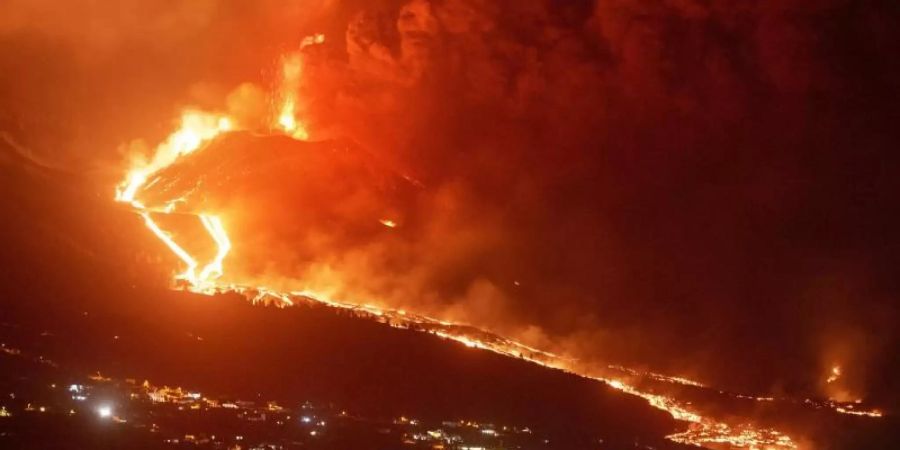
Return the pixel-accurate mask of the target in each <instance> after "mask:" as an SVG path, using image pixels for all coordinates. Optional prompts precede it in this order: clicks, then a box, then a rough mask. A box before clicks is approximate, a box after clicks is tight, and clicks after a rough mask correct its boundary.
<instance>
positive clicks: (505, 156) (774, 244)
mask: <svg viewBox="0 0 900 450" xmlns="http://www.w3.org/2000/svg"><path fill="white" fill-rule="evenodd" d="M51 3H53V2H32V1H29V2H18V3H16V4H14V5H13V8H12V11H13V13H12V14H11V15H8V16H7V17H6V18H4V19H3V22H0V30H2V31H3V35H2V39H3V45H4V47H8V48H10V49H11V50H12V53H10V52H4V53H3V56H2V57H0V68H2V69H3V70H2V72H0V73H2V74H3V75H0V77H2V78H0V80H2V82H0V88H4V89H5V90H4V91H3V92H2V98H3V100H4V102H3V104H4V105H10V106H7V107H5V108H3V109H2V110H0V112H2V114H0V120H3V121H4V124H5V123H6V122H8V123H10V124H11V125H4V127H6V128H11V129H15V130H17V131H16V132H18V133H20V134H22V135H24V136H27V137H29V138H31V140H32V142H31V145H32V146H33V147H35V148H38V149H50V148H53V149H54V150H53V151H59V152H64V153H65V155H59V158H58V160H59V161H66V162H67V164H75V163H76V162H77V161H79V160H83V161H91V162H92V163H93V162H96V161H103V162H104V163H107V164H111V162H112V161H116V160H117V159H116V158H117V157H116V156H115V155H114V154H113V153H112V152H109V151H108V150H107V149H113V148H116V147H117V145H118V144H119V143H121V142H126V141H128V140H130V139H131V138H133V137H136V136H142V137H145V138H146V139H147V140H148V141H150V142H153V141H154V140H158V139H159V138H160V137H161V136H163V135H164V134H165V133H166V132H167V131H168V128H167V127H168V125H169V124H170V122H169V119H170V118H171V117H172V116H174V114H175V112H176V111H177V108H179V107H181V106H183V105H184V104H188V103H192V104H199V105H209V106H212V107H217V108H228V107H231V109H232V110H241V108H244V107H247V104H256V106H255V107H254V108H257V109H260V108H261V109H265V108H266V107H268V105H262V106H260V105H258V103H259V102H260V101H259V100H258V98H259V96H258V95H257V93H258V92H265V91H266V89H267V87H268V86H270V85H271V84H272V83H274V81H273V80H274V79H275V78H277V73H276V72H277V70H276V69H275V67H276V62H277V58H278V55H279V54H281V53H283V52H284V51H286V50H293V49H295V48H296V43H297V42H299V40H300V38H302V37H303V36H304V35H306V34H309V33H313V32H324V33H325V34H326V36H327V40H326V43H325V44H324V45H322V46H317V47H315V48H312V49H310V50H309V51H308V52H307V54H306V58H305V61H306V65H305V67H304V74H305V75H304V79H303V83H302V86H300V87H299V90H300V96H299V98H301V99H303V104H302V108H301V113H302V117H303V119H304V120H305V121H306V122H307V123H308V126H309V130H310V133H311V136H312V138H313V139H314V140H319V139H338V140H341V141H342V142H354V143H356V144H358V146H359V147H360V148H363V149H365V151H366V152H368V153H371V154H372V155H374V158H375V159H376V160H378V161H379V164H381V165H383V166H384V167H389V168H390V169H391V170H392V171H394V172H396V173H399V174H402V175H403V176H406V177H407V178H408V179H411V180H414V181H411V182H409V186H408V187H407V188H406V189H408V191H409V192H408V193H407V194H402V195H401V197H403V198H402V200H401V201H400V202H399V203H397V204H395V203H390V202H383V199H382V198H379V197H373V196H371V195H369V194H370V193H369V191H368V190H366V189H362V188H361V189H359V190H354V189H352V188H351V187H346V188H343V191H341V195H343V196H345V198H344V200H343V201H341V202H340V203H338V204H330V205H324V204H323V203H324V202H322V201H320V202H315V201H313V202H311V203H305V204H304V203H302V202H299V201H292V198H290V197H287V198H285V197H286V196H284V195H282V196H280V197H279V196H275V197H278V199H279V200H278V202H276V201H275V200H272V197H268V200H263V201H260V200H259V199H250V198H248V199H236V200H235V205H237V206H236V208H235V210H239V211H242V212H241V215H242V216H252V215H253V214H254V213H257V212H258V213H259V214H265V215H266V220H271V221H272V222H275V223H278V224H280V225H279V227H277V229H278V230H279V231H280V232H277V233H276V232H273V231H271V230H272V229H275V228H272V229H269V230H267V229H266V228H260V229H254V230H252V231H249V230H240V229H239V230H235V231H234V235H235V237H236V240H239V242H240V243H239V244H237V245H236V249H235V255H234V257H235V258H238V260H239V261H241V265H242V266H243V267H241V270H243V271H244V272H245V273H243V274H242V275H244V276H246V277H250V278H257V279H260V280H265V281H266V282H267V283H270V284H271V283H275V284H280V285H281V286H280V287H292V288H297V289H299V288H312V289H316V290H320V291H325V292H329V293H331V294H333V295H334V296H335V297H337V298H345V299H347V300H351V301H359V302H367V301H371V302H375V303H377V302H382V303H384V304H387V305H390V306H393V307H396V308H406V309H410V310H416V311H421V312H424V313H428V314H433V315H437V316H441V317H445V318H448V319H454V320H460V321H465V322H469V323H472V324H475V325H479V326H485V327H488V328H490V329H493V330H497V331H499V332H502V333H507V334H512V335H515V336H518V337H521V338H523V339H525V340H527V341H529V342H531V343H534V344H536V345H541V346H544V347H549V348H550V349H554V350H561V351H565V352H567V353H569V354H572V355H575V356H577V357H579V358H581V360H582V361H584V363H585V364H589V363H600V362H602V363H625V364H631V365H635V364H637V365H640V364H647V365H649V366H651V367H653V368H655V369H657V370H662V371H669V372H672V373H678V374H684V375H692V376H697V377H700V378H702V379H706V380H710V381H719V382H725V383H726V384H730V385H731V386H734V387H737V388H745V389H747V388H753V389H773V388H774V389H787V390H795V389H814V388H818V387H821V386H822V385H823V383H824V379H825V377H826V376H827V373H828V370H830V368H831V367H832V366H833V365H834V364H841V365H842V367H844V368H845V372H846V374H847V375H846V380H850V381H846V380H845V381H842V382H846V383H848V384H847V385H845V386H844V390H848V391H854V392H855V393H856V394H855V395H865V394H866V392H864V390H865V387H866V386H869V387H868V388H869V389H871V390H878V389H888V388H889V384H888V383H889V381H888V380H886V379H884V380H883V379H879V377H880V376H881V375H879V374H882V373H890V369H891V367H890V364H895V363H891V362H888V361H889V360H890V359H891V358H890V355H891V353H892V351H893V350H895V349H896V342H897V335H896V331H894V329H893V326H892V324H893V323H895V322H896V320H897V319H898V317H900V316H898V312H897V310H896V306H895V305H894V303H892V300H893V299H895V298H896V295H897V294H898V289H897V288H898V287H897V285H896V280H895V276H894V275H895V274H893V273H892V271H891V270H890V269H889V268H892V267H896V266H897V265H896V263H897V262H898V261H897V257H896V255H897V254H898V250H900V249H898V248H897V247H898V246H897V241H896V239H893V238H892V234H893V230H895V229H897V227H896V226H897V225H900V224H898V223H897V221H896V219H895V218H894V217H892V216H893V215H892V214H891V213H890V211H891V209H892V205H893V204H894V203H895V200H894V199H893V197H894V193H895V192H898V190H897V188H898V186H897V181H896V180H895V179H894V178H895V177H893V172H892V170H891V169H890V168H891V167H892V166H893V165H894V160H895V159H896V158H895V157H893V156H892V155H891V152H890V150H891V146H892V145H895V143H896V142H897V140H896V133H895V132H894V128H895V125H894V124H893V123H891V121H890V120H889V118H890V114H889V112H890V111H892V108H893V107H894V106H893V105H894V104H895V103H894V102H895V101H896V99H897V98H896V93H897V92H898V90H897V87H898V86H897V83H898V80H900V77H898V76H897V75H898V70H897V69H898V67H897V66H898V63H897V61H896V58H895V57H893V55H896V54H900V52H898V50H900V49H898V48H897V47H898V42H900V39H898V36H897V32H896V30H895V29H894V28H895V27H894V26H893V24H894V23H895V22H893V20H896V13H897V11H896V8H895V7H894V6H893V5H892V3H891V2H889V1H875V0H873V1H865V2H851V1H845V0H830V1H824V2H823V1H815V2H813V1H810V2H804V1H798V2H783V1H764V2H749V3H740V4H737V3H734V4H732V3H729V4H727V5H725V4H720V3H721V2H706V1H700V0H669V1H663V0H646V1H639V2H634V1H618V0H609V1H597V2H591V1H571V2H551V1H539V0H526V1H514V2H491V1H486V0H443V1H439V0H432V1H428V0H413V1H409V2H407V1H387V0H385V1H381V2H337V1H334V2H327V1H323V2H291V3H289V4H285V2H276V1H272V2H247V3H246V4H241V3H240V2H227V4H226V2H216V1H212V0H210V1H203V2H190V5H187V4H184V5H180V4H178V3H172V4H170V3H169V2H154V1H131V2H116V3H115V5H105V6H106V7H107V8H103V9H100V8H98V7H97V6H96V4H97V3H98V2H87V3H89V4H90V5H92V6H88V7H87V9H88V10H89V11H90V12H89V13H85V14H86V17H84V18H83V19H84V20H83V21H75V20H74V19H72V18H71V17H70V16H69V15H68V14H63V13H62V12H58V11H56V8H55V6H54V5H52V4H51ZM99 3H105V2H99ZM179 5H180V6H179ZM38 17H39V20H38V19H36V18H38ZM21 58H30V59H31V62H32V63H38V64H37V67H40V71H39V73H25V72H21V71H18V72H17V71H15V70H13V68H14V67H16V66H17V65H18V64H19V62H20V59H21ZM41 77H44V78H41ZM244 81H249V82H253V83H255V86H256V87H251V86H250V85H245V86H244V88H242V89H243V90H242V91H241V90H239V91H237V93H234V94H232V95H231V96H229V95H228V93H229V92H231V90H232V88H234V87H235V86H237V85H239V84H240V83H241V82H244ZM45 88H46V89H45ZM48 89H49V90H48ZM241 92H243V94H241ZM226 98H230V99H231V100H230V101H226ZM248 98H256V99H257V100H254V101H249V100H247V99H248ZM254 102H255V103H254ZM228 103H231V105H229V104H228ZM36 105H40V112H41V113H46V114H43V115H42V114H36V110H35V108H37V107H38V106H36ZM251 109H252V108H251ZM248 114H250V115H253V114H254V113H248ZM50 121H52V123H51V122H50ZM148 130H149V131H148ZM51 138H53V139H56V140H50V139H51ZM61 143H67V144H66V145H62V144H61ZM63 148H64V149H66V150H58V149H63ZM258 151H259V152H260V153H264V152H265V149H259V150H258ZM72 152H74V153H72ZM73 161H75V162H73ZM322 179H323V180H327V181H329V182H335V183H340V182H341V181H340V179H339V177H337V179H334V178H329V177H328V176H324V175H323V176H322ZM283 183H284V185H285V186H288V185H292V183H293V182H292V181H290V180H285V181H283ZM347 186H354V184H353V183H347ZM273 205H274V206H277V207H273ZM373 205H374V206H373ZM382 205H384V208H383V211H384V216H385V217H384V219H390V220H393V221H396V222H397V223H398V224H399V226H398V227H397V228H396V229H394V230H387V229H385V230H383V231H382V232H372V233H368V234H365V238H361V237H360V235H359V234H358V233H348V232H344V231H341V229H340V227H335V226H334V225H335V223H341V222H340V221H334V218H335V217H338V218H343V219H347V218H351V219H354V220H356V219H358V218H361V217H369V216H370V215H371V214H375V213H374V212H373V209H378V207H381V206H382ZM324 210H327V211H328V213H327V214H326V213H324V212H322V211H324ZM315 219H325V220H324V221H320V222H316V220H315ZM236 220H237V219H236ZM238 221H239V220H238ZM244 222H245V223H248V224H249V223H251V222H252V223H256V224H259V223H264V222H265V220H262V219H254V220H244ZM284 224H294V226H292V227H286V226H285V225H284ZM297 224H302V226H300V225H297ZM285 230H288V231H287V232H284V231H285ZM227 264H231V263H227ZM871 385H875V386H876V387H871Z"/></svg>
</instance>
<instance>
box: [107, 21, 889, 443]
mask: <svg viewBox="0 0 900 450" xmlns="http://www.w3.org/2000/svg"><path fill="white" fill-rule="evenodd" d="M322 42H324V36H322V35H316V36H312V37H309V38H307V39H305V40H304V41H303V44H302V45H301V49H303V48H304V47H306V46H309V45H313V44H320V43H322ZM302 76H303V59H302V56H301V54H299V53H298V54H294V55H291V56H289V57H286V58H284V60H283V67H282V72H281V87H280V90H279V92H278V94H277V96H278V98H279V99H280V102H281V103H280V108H279V110H278V112H277V115H276V117H273V118H272V121H273V124H272V129H275V130H280V131H282V132H284V133H285V134H287V135H288V136H290V137H292V138H294V139H298V140H306V139H308V137H309V133H308V132H307V128H306V126H305V124H304V123H302V122H301V121H299V120H298V119H297V111H298V106H299V105H300V102H299V99H298V98H297V95H298V94H297V92H298V90H299V86H300V82H301V78H302ZM236 129H237V127H236V126H235V121H234V120H232V118H231V117H229V116H227V115H222V114H215V113H208V112H202V111H197V110H186V111H185V112H184V113H183V114H182V116H181V121H180V127H179V128H178V129H177V130H176V131H175V132H173V133H172V134H171V135H170V136H169V137H168V138H167V139H166V140H165V141H163V142H162V143H161V144H160V145H159V146H158V147H156V150H155V152H154V154H153V156H152V158H151V159H149V160H148V161H142V162H139V163H137V164H135V165H134V166H133V167H132V168H131V170H129V171H128V172H127V174H126V176H125V179H124V180H123V181H122V182H121V183H120V184H119V186H118V187H117V188H116V193H115V199H116V201H118V202H122V203H126V204H129V205H130V206H131V207H132V208H134V210H135V211H136V212H137V213H138V214H139V215H140V216H141V217H142V219H143V221H144V223H145V225H146V226H147V228H148V229H149V230H150V231H151V232H152V233H153V234H154V235H156V236H157V237H158V238H159V239H160V240H161V241H162V242H163V243H164V244H165V245H166V246H167V247H168V248H169V249H170V250H171V251H172V253H173V254H175V255H176V256H177V257H178V259H179V260H180V261H181V262H182V263H183V264H184V266H185V269H184V270H183V272H181V273H179V274H178V275H176V280H179V281H182V282H184V283H186V285H187V287H188V289H190V290H191V291H194V292H198V293H203V294H214V293H218V292H235V293H239V294H242V295H245V296H246V297H247V298H248V299H249V300H250V301H251V302H253V303H254V304H257V303H262V304H272V305H276V306H279V307H288V306H293V305H295V304H297V303H303V302H306V303H311V304H316V305H323V306H326V307H331V308H339V309H344V310H351V311H353V312H355V313H357V314H359V315H364V316H366V317H370V318H372V319H374V320H377V321H380V322H383V323H386V324H388V325H390V326H393V327H398V328H415V329H418V330H424V331H425V332H428V333H431V334H434V335H436V336H439V337H441V338H445V339H449V340H454V341H457V342H459V343H462V344H463V345H466V346H468V347H472V348H477V349H482V350H487V351H491V352H495V353H498V354H501V355H505V356H510V357H516V358H522V359H525V360H527V361H529V362H532V363H535V364H539V365H542V366H545V367H551V368H555V369H559V370H564V371H567V372H571V373H575V374H577V375H580V376H583V377H585V378H590V379H593V380H597V381H600V382H603V383H606V384H607V385H608V386H609V387H611V388H613V389H616V390H619V391H621V392H624V393H627V394H631V395H634V396H637V397H641V398H643V399H644V400H646V401H647V402H648V403H649V404H650V405H651V406H653V407H655V408H657V409H660V410H663V411H666V412H668V413H669V414H671V415H672V417H673V418H675V419H677V420H680V421H685V422H688V423H689V427H688V429H687V430H686V431H684V432H681V433H677V434H673V435H670V436H668V438H669V439H670V440H672V441H674V442H679V443H685V444H692V445H698V446H700V445H705V444H726V445H729V446H731V447H734V448H772V449H792V448H797V447H798V446H797V444H796V443H795V442H794V441H793V440H792V439H791V438H790V437H789V436H787V435H785V434H784V433H782V432H779V431H777V430H773V429H767V428H759V427H755V426H753V425H750V424H737V425H730V424H727V423H724V422H720V421H717V420H715V419H713V418H710V417H706V416H703V415H702V414H700V413H699V412H697V411H696V410H694V409H693V408H692V407H691V406H690V404H689V403H684V402H680V401H678V400H677V399H675V398H673V397H669V396H665V395H661V394H657V393H653V392H649V391H644V390H640V389H638V388H637V387H635V386H633V385H631V384H629V383H627V382H625V381H623V380H621V379H618V378H608V377H605V376H599V375H596V374H590V373H580V372H576V371H573V370H572V369H571V364H570V362H569V361H568V360H566V359H565V358H562V357H560V356H558V355H555V354H552V353H548V352H545V351H541V350H539V349H535V348H532V347H529V346H527V345H525V344H522V343H519V342H516V341H513V340H510V339H506V338H503V337H500V336H497V335H494V334H492V333H489V332H485V331H481V330H477V329H474V328H473V327H471V326H466V325H463V324H456V323H452V322H447V321H443V320H439V319H434V318H430V317H427V316H422V315H417V314H415V313H412V312H409V311H404V310H400V311H394V310H390V309H385V308H380V307H376V306H373V305H370V304H365V303H351V302H345V301H339V300H334V299H331V298H329V297H328V296H327V295H322V294H321V293H317V292H310V291H293V292H279V291H275V290H271V289H268V288H266V287H262V286H255V287H253V286H241V285H232V284H222V283H219V282H218V280H219V279H220V278H221V277H222V276H223V274H224V272H225V260H226V258H227V256H228V254H229V252H230V250H231V248H232V241H231V239H230V238H229V235H228V232H227V230H226V226H225V225H226V223H225V221H224V220H223V219H222V217H221V216H220V215H218V214H215V213H213V212H201V213H194V215H195V216H196V217H197V219H198V220H199V221H200V223H201V225H202V226H203V227H204V229H205V230H206V232H207V233H208V234H209V236H210V238H211V240H212V241H213V243H214V244H215V248H216V252H215V255H214V256H213V257H212V259H211V260H210V261H207V262H205V264H201V262H200V261H198V259H197V258H196V257H195V256H193V255H192V254H191V253H190V252H188V251H187V250H186V249H185V248H184V247H183V246H181V245H180V244H178V243H177V242H176V241H175V239H174V238H173V237H172V236H171V235H170V234H169V233H168V232H166V231H165V230H163V229H162V228H161V227H160V226H159V225H158V224H157V223H156V221H155V220H154V218H153V216H154V214H167V213H172V212H174V211H175V210H176V209H177V207H178V204H179V203H180V202H181V201H182V199H178V198H174V199H169V200H168V201H166V202H165V203H164V205H165V206H164V207H162V208H157V209H154V210H151V209H149V208H148V207H146V206H145V205H144V204H143V203H142V202H141V201H140V199H139V198H138V197H139V192H140V190H141V188H143V187H146V186H150V185H152V184H153V183H155V182H156V181H157V180H158V179H157V178H155V177H154V176H155V175H156V174H157V173H158V172H160V171H161V170H162V169H164V168H166V167H168V166H170V165H171V164H173V163H174V162H175V161H176V160H178V159H179V158H182V157H185V156H187V155H190V154H192V153H194V152H197V151H202V149H203V147H204V146H205V145H206V144H207V143H209V142H210V141H212V140H213V139H215V138H216V137H217V136H220V135H221V134H223V133H226V132H229V131H233V130H236ZM380 222H381V224H382V225H384V226H386V227H388V228H394V227H396V226H398V223H397V222H395V221H394V220H391V219H382V220H380ZM610 368H611V369H614V370H619V371H624V372H626V373H628V374H630V375H633V376H643V377H648V378H651V379H653V380H656V381H659V382H664V383H675V384H681V385H687V386H693V387H697V388H703V387H705V386H704V385H703V384H701V383H698V382H696V381H693V380H689V379H686V378H681V377H669V376H665V375H660V374H654V373H652V372H638V371H634V370H632V369H626V368H622V367H619V366H611V367H610ZM840 376H841V368H840V367H839V366H835V367H833V368H832V371H831V376H830V377H829V378H828V382H829V383H831V382H833V381H836V380H837V379H838V378H839V377H840ZM734 396H735V397H738V398H747V399H751V400H758V401H772V400H773V399H772V398H770V397H758V398H757V397H751V396H743V395H737V394H735V395H734ZM830 407H831V409H832V410H835V411H837V412H841V413H847V414H855V415H866V416H870V417H880V412H877V411H858V410H853V408H852V406H850V407H848V406H846V405H843V406H842V405H841V404H833V405H830Z"/></svg>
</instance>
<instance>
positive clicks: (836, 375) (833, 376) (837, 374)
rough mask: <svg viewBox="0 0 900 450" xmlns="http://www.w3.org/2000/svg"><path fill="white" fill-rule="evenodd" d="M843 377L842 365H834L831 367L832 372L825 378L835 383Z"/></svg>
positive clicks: (827, 381)
mask: <svg viewBox="0 0 900 450" xmlns="http://www.w3.org/2000/svg"><path fill="white" fill-rule="evenodd" d="M840 378H841V366H834V367H832V368H831V373H830V374H829V375H828V378H827V379H826V380H825V382H826V383H829V384H830V383H834V382H835V381H837V380H839V379H840Z"/></svg>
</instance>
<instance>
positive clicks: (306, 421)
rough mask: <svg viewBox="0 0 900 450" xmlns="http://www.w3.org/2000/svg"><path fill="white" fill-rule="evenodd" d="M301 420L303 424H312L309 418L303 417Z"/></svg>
mask: <svg viewBox="0 0 900 450" xmlns="http://www.w3.org/2000/svg"><path fill="white" fill-rule="evenodd" d="M300 420H301V421H303V423H310V422H312V418H311V417H309V416H303V417H301V418H300Z"/></svg>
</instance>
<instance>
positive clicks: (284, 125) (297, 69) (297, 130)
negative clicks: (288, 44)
mask: <svg viewBox="0 0 900 450" xmlns="http://www.w3.org/2000/svg"><path fill="white" fill-rule="evenodd" d="M324 42H325V35H323V34H317V35H314V36H307V37H306V38H304V39H303V41H302V42H301V43H300V50H301V51H303V50H304V49H305V48H307V47H309V46H311V45H317V44H322V43H324ZM302 78H303V57H302V53H293V54H290V55H288V56H285V57H284V60H283V61H282V68H281V93H280V95H281V109H280V110H279V112H278V119H277V122H278V128H280V129H281V130H282V131H284V132H285V133H286V134H287V135H288V136H291V137H293V138H295V139H299V140H302V141H305V140H307V139H309V132H308V131H307V130H306V127H305V126H304V124H303V123H301V122H298V121H297V107H298V98H297V91H298V90H299V88H300V82H301V80H302Z"/></svg>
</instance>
